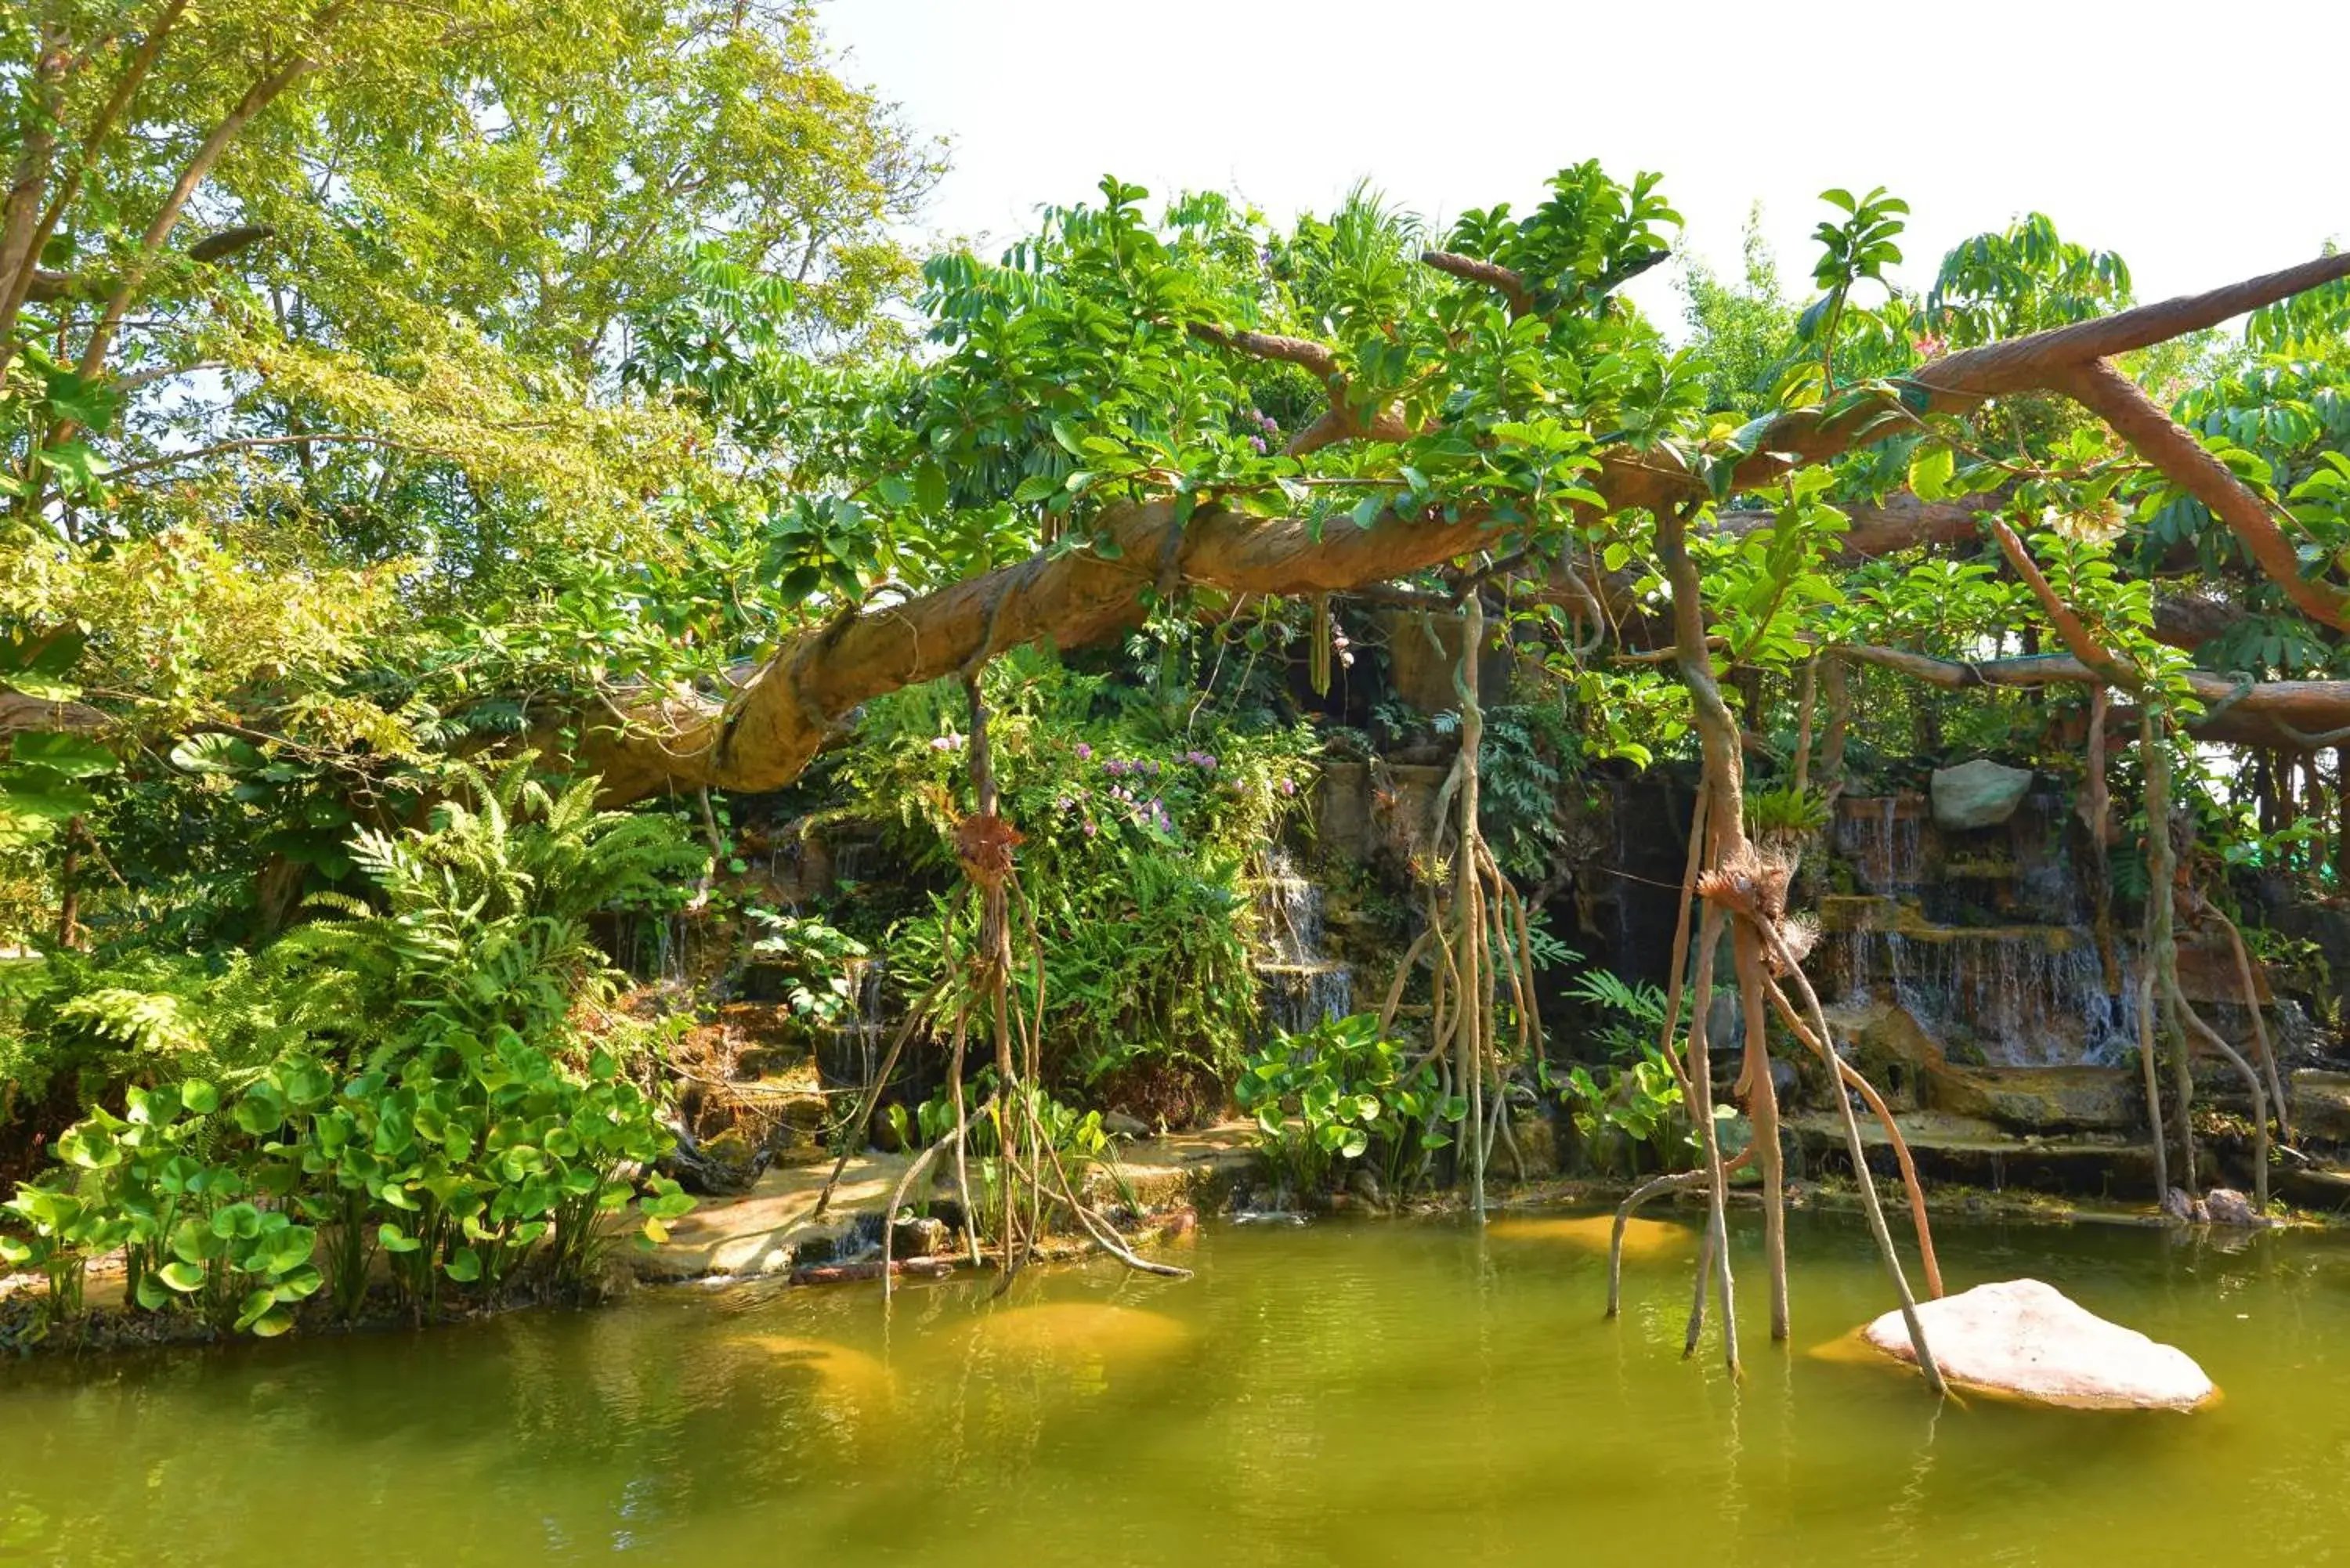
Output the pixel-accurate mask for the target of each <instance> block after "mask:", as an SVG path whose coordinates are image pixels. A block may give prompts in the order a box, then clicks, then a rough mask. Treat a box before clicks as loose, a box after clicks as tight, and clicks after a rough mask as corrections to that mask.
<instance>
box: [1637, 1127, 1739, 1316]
mask: <svg viewBox="0 0 2350 1568" xmlns="http://www.w3.org/2000/svg"><path fill="white" fill-rule="evenodd" d="M1753 1159H1754V1151H1753V1149H1752V1148H1751V1147H1749V1148H1742V1149H1740V1150H1739V1151H1738V1153H1737V1155H1736V1157H1735V1158H1732V1159H1731V1162H1730V1163H1729V1164H1728V1165H1725V1166H1723V1167H1722V1174H1723V1175H1725V1176H1731V1175H1735V1174H1737V1173H1738V1172H1739V1171H1741V1170H1743V1169H1744V1168H1746V1167H1747V1166H1748V1165H1750V1164H1752V1162H1753ZM1707 1174H1708V1173H1707V1172H1705V1171H1703V1170H1675V1171H1669V1172H1667V1173H1666V1174H1665V1175H1663V1176H1652V1177H1650V1178H1649V1179H1648V1180H1646V1181H1644V1182H1642V1183H1641V1184H1640V1185H1639V1186H1638V1187H1636V1188H1634V1189H1632V1192H1631V1196H1629V1197H1627V1198H1626V1199H1624V1201H1623V1202H1622V1203H1620V1204H1618V1205H1617V1208H1616V1226H1615V1229H1614V1230H1612V1231H1609V1232H1608V1236H1607V1315H1608V1316H1609V1317H1614V1316H1616V1315H1617V1313H1618V1312H1620V1311H1621V1310H1622V1307H1623V1297H1624V1231H1625V1229H1626V1228H1627V1226H1629V1225H1630V1224H1631V1223H1632V1216H1633V1215H1634V1214H1636V1213H1638V1211H1639V1209H1640V1206H1641V1205H1642V1204H1644V1203H1646V1202H1648V1199H1651V1198H1655V1197H1657V1196H1659V1194H1661V1193H1667V1192H1686V1191H1688V1190H1689V1189H1690V1188H1692V1187H1695V1186H1697V1185H1699V1184H1700V1182H1702V1181H1704V1180H1705V1179H1707Z"/></svg>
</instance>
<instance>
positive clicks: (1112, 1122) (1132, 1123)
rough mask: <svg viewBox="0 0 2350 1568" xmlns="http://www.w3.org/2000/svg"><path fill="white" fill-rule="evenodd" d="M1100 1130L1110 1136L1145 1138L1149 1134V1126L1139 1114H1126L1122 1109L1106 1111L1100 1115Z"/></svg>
mask: <svg viewBox="0 0 2350 1568" xmlns="http://www.w3.org/2000/svg"><path fill="white" fill-rule="evenodd" d="M1102 1131H1104V1132H1106V1133H1107V1134H1109V1136H1110V1137H1122V1138H1129V1139H1131V1138H1146V1137H1149V1136H1150V1128H1149V1127H1148V1126H1147V1125H1145V1123H1144V1122H1143V1121H1142V1119H1141V1118H1140V1117H1139V1116H1128V1115H1127V1114H1126V1113H1125V1112H1124V1111H1110V1112H1107V1113H1106V1114H1105V1115H1104V1116H1102Z"/></svg>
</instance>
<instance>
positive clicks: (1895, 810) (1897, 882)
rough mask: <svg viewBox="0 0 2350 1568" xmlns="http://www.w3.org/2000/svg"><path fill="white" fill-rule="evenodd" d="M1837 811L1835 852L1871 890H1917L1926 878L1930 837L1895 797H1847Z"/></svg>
mask: <svg viewBox="0 0 2350 1568" xmlns="http://www.w3.org/2000/svg"><path fill="white" fill-rule="evenodd" d="M1840 806H1841V809H1840V810H1839V811H1838V812H1837V814H1836V819H1835V837H1836V853H1838V854H1839V855H1841V856H1843V857H1844V858H1845V859H1846V861H1848V862H1849V863H1850V864H1851V866H1852V868H1853V873H1854V875H1856V877H1859V878H1860V883H1861V886H1862V887H1864V888H1867V889H1868V890H1869V891H1870V892H1872V893H1905V892H1914V891H1915V890H1916V889H1917V888H1918V886H1919V885H1920V884H1921V883H1922V882H1923V881H1924V879H1925V840H1924V836H1923V834H1922V833H1921V832H1920V830H1919V826H1918V817H1917V816H1916V815H1912V814H1910V813H1908V812H1904V811H1902V810H1901V809H1900V807H1901V802H1900V799H1899V797H1898V796H1895V795H1889V794H1886V795H1876V796H1847V797H1846V799H1845V800H1843V801H1842V802H1841V803H1840Z"/></svg>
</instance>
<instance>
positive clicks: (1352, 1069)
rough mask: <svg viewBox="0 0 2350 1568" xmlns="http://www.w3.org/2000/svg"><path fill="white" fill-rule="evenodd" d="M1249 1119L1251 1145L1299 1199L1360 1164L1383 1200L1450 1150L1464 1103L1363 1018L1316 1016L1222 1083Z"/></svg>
mask: <svg viewBox="0 0 2350 1568" xmlns="http://www.w3.org/2000/svg"><path fill="white" fill-rule="evenodd" d="M1232 1095H1233V1097H1234V1098H1235V1099H1236V1100H1238V1101H1239V1103H1240V1106H1241V1108H1242V1109H1243V1110H1244V1111H1247V1112H1249V1113H1250V1114H1251V1115H1253V1116H1254V1117H1255V1118H1256V1126H1257V1147H1259V1149H1261V1150H1262V1151H1263V1154H1264V1157H1265V1159H1266V1161H1267V1162H1268V1163H1269V1164H1270V1165H1271V1166H1272V1167H1273V1169H1274V1175H1275V1177H1276V1179H1279V1181H1280V1182H1281V1184H1282V1185H1283V1187H1284V1189H1287V1190H1288V1191H1290V1192H1292V1193H1294V1194H1297V1195H1300V1196H1310V1195H1312V1194H1315V1193H1319V1192H1323V1191H1326V1190H1328V1189H1331V1188H1333V1187H1334V1186H1336V1185H1337V1184H1338V1183H1339V1182H1340V1181H1341V1180H1343V1179H1344V1176H1345V1173H1346V1172H1347V1170H1349V1169H1351V1168H1356V1167H1357V1166H1360V1167H1361V1168H1366V1169H1368V1170H1370V1171H1372V1172H1373V1173H1374V1174H1375V1175H1377V1176H1378V1179H1379V1181H1380V1185H1381V1187H1382V1189H1384V1190H1385V1191H1386V1192H1388V1194H1389V1195H1390V1196H1393V1197H1401V1196H1403V1195H1404V1194H1406V1193H1408V1192H1409V1191H1410V1190H1411V1189H1413V1188H1414V1187H1415V1186H1417V1185H1418V1184H1419V1182H1420V1181H1422V1180H1424V1179H1426V1178H1427V1175H1428V1168H1429V1158H1430V1156H1431V1155H1432V1154H1434V1153H1435V1152H1436V1151H1437V1150H1439V1149H1441V1148H1445V1147H1450V1146H1451V1143H1452V1141H1453V1134H1452V1133H1451V1131H1450V1130H1448V1129H1450V1128H1451V1127H1457V1126H1458V1125H1459V1124H1460V1122H1461V1118H1462V1117H1464V1116H1467V1115H1468V1114H1469V1104H1468V1102H1467V1101H1466V1100H1465V1099H1463V1098H1461V1096H1458V1095H1447V1094H1445V1093H1444V1092H1443V1090H1442V1086H1441V1084H1440V1080H1439V1078H1438V1077H1437V1074H1436V1068H1435V1066H1434V1065H1433V1064H1430V1063H1429V1062H1427V1061H1425V1060H1422V1061H1420V1062H1419V1063H1418V1064H1414V1063H1413V1062H1412V1060H1411V1050H1410V1047H1409V1045H1407V1044H1404V1043H1403V1042H1401V1041H1398V1040H1393V1039H1390V1038H1388V1037H1387V1036H1385V1035H1383V1034H1382V1033H1380V1032H1379V1022H1378V1018H1377V1017H1375V1016H1373V1015H1372V1014H1369V1013H1360V1012H1358V1013H1355V1014H1352V1015H1350V1016H1348V1017H1346V1018H1336V1019H1325V1020H1324V1021H1323V1022H1321V1023H1317V1024H1315V1026H1314V1027H1313V1028H1312V1029H1310V1030H1307V1031H1305V1033H1297V1034H1292V1033H1286V1032H1282V1033H1276V1035H1275V1036H1274V1041H1273V1044H1271V1045H1269V1046H1267V1047H1266V1048H1265V1049H1264V1050H1263V1052H1261V1053H1260V1054H1256V1055H1254V1056H1253V1057H1252V1058H1250V1060H1249V1061H1248V1062H1247V1063H1246V1064H1244V1066H1243V1070H1242V1073H1241V1075H1240V1077H1239V1079H1238V1080H1237V1081H1236V1082H1235V1083H1234V1085H1233V1086H1232Z"/></svg>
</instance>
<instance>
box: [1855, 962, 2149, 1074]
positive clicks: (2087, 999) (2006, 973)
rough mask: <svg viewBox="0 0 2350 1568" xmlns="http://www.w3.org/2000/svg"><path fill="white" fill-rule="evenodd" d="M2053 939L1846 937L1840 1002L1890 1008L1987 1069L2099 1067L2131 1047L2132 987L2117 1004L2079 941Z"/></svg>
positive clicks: (2128, 982)
mask: <svg viewBox="0 0 2350 1568" xmlns="http://www.w3.org/2000/svg"><path fill="white" fill-rule="evenodd" d="M2072 935H2074V933H2068V932H2064V931H2062V930H2030V929H2027V930H2022V931H1982V932H1968V931H1938V932H1936V933H1935V934H1934V935H1933V936H1931V937H1916V936H1904V935H1902V934H1901V933H1899V932H1898V931H1847V932H1846V933H1844V936H1843V938H1842V947H1843V953H1842V955H1841V967H1842V968H1843V970H1844V972H1845V976H1846V1000H1847V1001H1849V1002H1868V1001H1870V1000H1872V999H1874V998H1876V997H1877V996H1879V995H1883V996H1887V997H1889V999H1890V1000H1891V1001H1893V1002H1898V1004H1899V1005H1900V1006H1901V1007H1902V1008H1903V1009H1904V1010H1905V1011H1907V1012H1908V1013H1909V1014H1910V1016H1912V1017H1913V1018H1916V1019H1917V1020H1918V1023H1921V1024H1924V1025H1925V1026H1926V1027H1927V1029H1928V1031H1929V1033H1934V1034H1937V1035H1939V1036H1942V1037H1944V1038H1945V1040H1946V1041H1947V1040H1954V1039H1963V1040H1965V1041H1966V1042H1967V1043H1968V1044H1971V1045H1972V1046H1973V1047H1974V1049H1976V1050H1977V1051H1979V1052H1981V1055H1982V1060H1983V1062H1984V1063H1985V1064H1987V1065H1990V1066H1994V1067H2076V1066H2078V1067H2109V1066H2115V1065H2117V1064H2120V1063H2121V1062H2122V1061H2123V1059H2124V1057H2125V1054H2126V1053H2127V1052H2128V1051H2129V1050H2130V1049H2131V1048H2132V1047H2133V1046H2135V1045H2136V1044H2137V1002H2136V997H2137V985H2136V983H2135V981H2134V979H2133V978H2132V976H2131V974H2130V966H2128V965H2125V966H2124V973H2123V986H2122V992H2121V994H2120V995H2119V996H2112V995H2108V994H2107V993H2106V980H2105V970H2104V966H2103V965H2101V964H2100V963H2099V962H2098V961H2097V955H2096V952H2095V949H2094V948H2092V947H2091V946H2089V945H2088V944H2087V943H2086V942H2085V941H2075V940H2068V938H2069V937H2071V936H2072Z"/></svg>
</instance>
